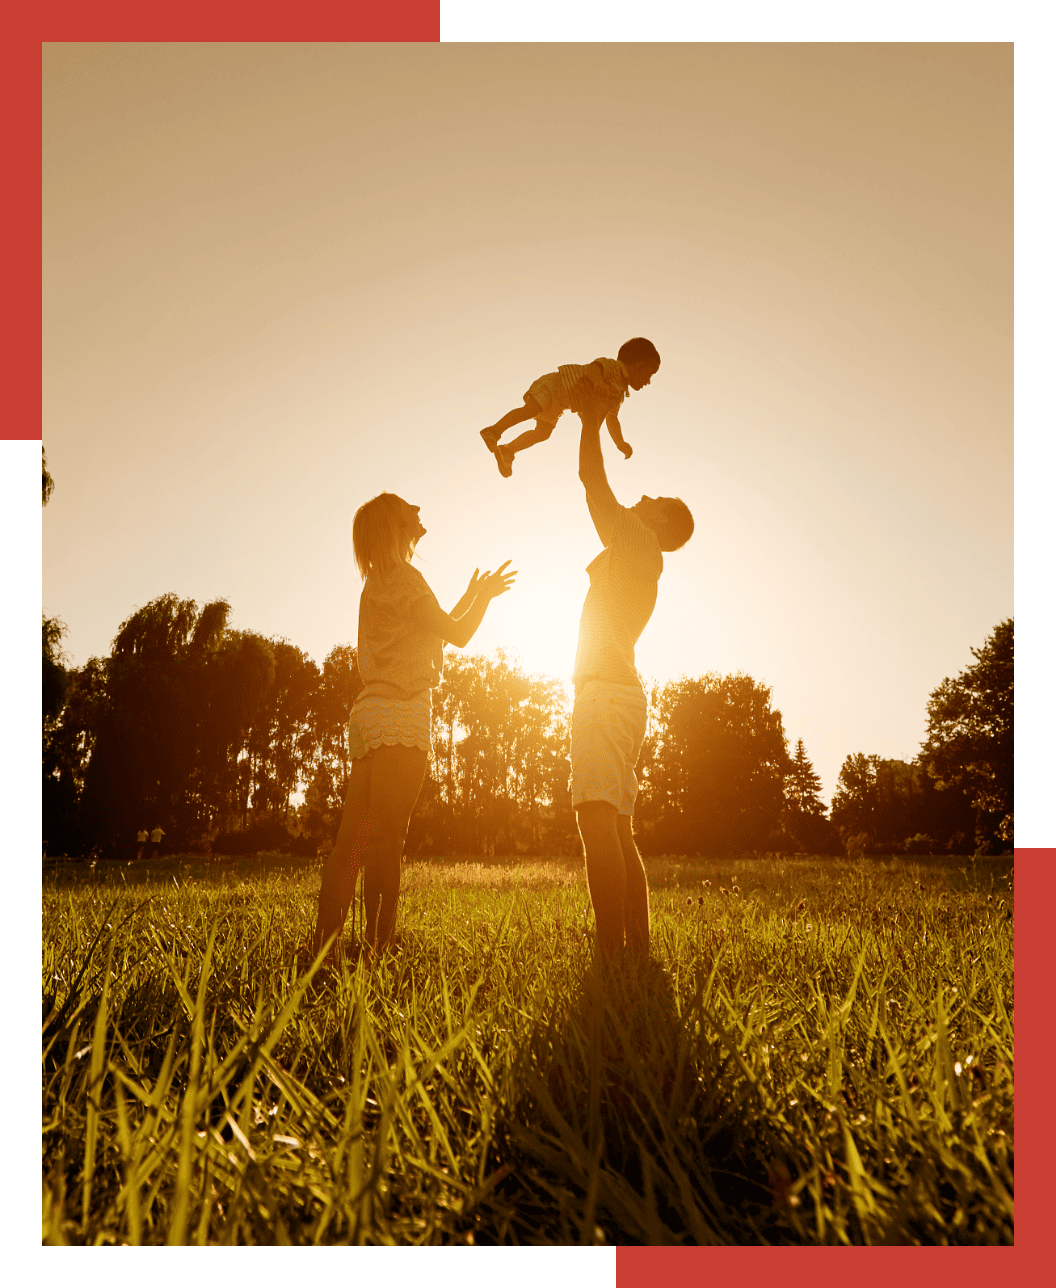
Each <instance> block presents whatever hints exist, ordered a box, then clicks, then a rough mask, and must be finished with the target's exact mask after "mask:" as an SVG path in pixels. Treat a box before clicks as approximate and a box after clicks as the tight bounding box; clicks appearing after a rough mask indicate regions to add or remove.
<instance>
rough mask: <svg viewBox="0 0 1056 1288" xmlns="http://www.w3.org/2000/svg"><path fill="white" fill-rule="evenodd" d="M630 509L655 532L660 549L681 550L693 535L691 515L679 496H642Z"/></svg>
mask: <svg viewBox="0 0 1056 1288" xmlns="http://www.w3.org/2000/svg"><path fill="white" fill-rule="evenodd" d="M631 509H632V510H633V511H634V513H635V514H636V515H637V516H638V518H639V519H641V521H642V522H643V523H644V524H645V526H646V527H647V528H652V530H653V531H654V532H655V533H656V539H657V541H659V542H660V549H661V550H665V551H671V550H681V549H682V547H683V546H684V545H685V544H686V542H687V541H688V540H689V539H690V537H691V536H692V535H693V516H692V514H690V512H689V506H688V505H686V503H685V501H683V500H682V499H681V497H677V496H643V497H642V499H641V500H640V501H639V502H638V504H637V505H632V506H631Z"/></svg>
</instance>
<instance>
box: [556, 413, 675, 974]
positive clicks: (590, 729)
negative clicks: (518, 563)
mask: <svg viewBox="0 0 1056 1288" xmlns="http://www.w3.org/2000/svg"><path fill="white" fill-rule="evenodd" d="M580 408H581V410H580V417H581V419H582V422H583V429H582V432H581V434H580V440H579V477H580V480H581V481H582V483H583V486H584V488H585V489H586V494H587V509H588V510H589V512H590V517H591V519H592V520H593V521H594V527H595V528H596V529H597V533H598V536H599V537H600V538H601V542H602V545H603V546H604V547H605V549H604V550H603V551H602V552H601V554H600V555H598V556H597V558H596V559H594V560H592V561H591V563H590V564H588V566H587V572H588V574H589V575H590V589H589V590H588V591H587V597H586V600H585V601H584V603H583V613H582V615H581V617H580V621H579V643H578V646H577V648H576V663H575V669H574V671H573V675H572V682H573V684H574V686H575V693H576V696H575V703H574V706H573V709H572V748H571V759H572V806H573V808H574V809H575V811H576V820H577V822H578V824H579V834H580V836H581V837H582V838H583V850H584V853H585V856H586V864H587V885H588V887H589V889H590V901H591V903H592V905H593V907H594V920H595V923H596V925H597V936H598V949H599V951H600V953H601V955H602V956H603V957H605V958H611V957H613V956H614V955H615V954H617V953H618V952H620V950H621V949H623V948H627V949H628V950H630V951H632V952H634V953H636V954H639V955H644V954H646V953H647V952H648V949H649V887H648V884H647V882H646V877H645V868H644V867H643V866H642V859H641V856H640V855H639V853H638V848H637V846H636V845H635V843H634V837H633V835H632V833H631V816H632V814H633V813H634V801H635V797H636V796H637V794H638V780H637V779H636V778H635V775H634V766H635V764H636V762H637V760H638V753H639V752H640V750H641V747H642V741H643V739H644V737H645V725H646V715H647V705H646V697H645V689H644V688H643V686H642V682H641V679H640V678H639V676H638V672H637V671H636V670H635V665H634V647H635V644H636V643H637V642H638V637H639V636H640V635H641V633H642V631H643V629H644V628H645V624H646V623H647V622H648V621H649V618H650V617H651V616H652V612H653V607H654V606H655V604H656V590H657V583H658V581H659V580H660V574H661V573H662V572H663V570H664V559H663V555H662V553H661V551H671V550H678V549H680V548H681V547H682V546H684V545H685V544H686V542H687V541H688V540H689V538H690V537H691V536H692V535H693V516H692V514H690V512H689V508H688V506H687V505H686V504H685V502H684V501H681V500H679V499H678V498H677V497H664V496H660V497H649V496H643V497H642V499H641V500H640V501H639V502H638V503H637V504H636V505H633V506H631V507H630V508H629V509H628V508H626V507H624V506H622V505H620V503H619V502H618V501H617V500H616V498H615V496H613V493H612V489H611V488H610V487H609V483H608V479H607V478H606V476H605V463H604V460H603V458H602V454H601V438H600V430H601V422H602V418H603V416H604V414H605V404H604V402H603V401H602V400H601V399H598V398H595V397H592V396H590V395H589V394H583V395H581V397H580Z"/></svg>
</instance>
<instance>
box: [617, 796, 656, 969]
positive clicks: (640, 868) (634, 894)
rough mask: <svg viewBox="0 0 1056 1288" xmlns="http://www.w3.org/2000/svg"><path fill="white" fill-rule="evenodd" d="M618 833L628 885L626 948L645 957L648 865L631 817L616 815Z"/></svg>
mask: <svg viewBox="0 0 1056 1288" xmlns="http://www.w3.org/2000/svg"><path fill="white" fill-rule="evenodd" d="M616 834H617V836H618V837H619V838H620V848H621V849H622V850H623V869H624V873H625V874H626V880H627V887H626V893H625V895H624V904H623V924H624V929H625V931H626V933H627V947H628V948H629V949H630V950H631V952H634V953H638V954H640V955H641V956H642V957H645V956H646V955H647V954H648V952H649V882H648V881H647V880H646V876H645V865H644V864H643V863H642V856H641V855H640V854H639V853H638V847H637V845H635V843H634V837H633V835H632V834H631V816H630V815H629V814H617V816H616Z"/></svg>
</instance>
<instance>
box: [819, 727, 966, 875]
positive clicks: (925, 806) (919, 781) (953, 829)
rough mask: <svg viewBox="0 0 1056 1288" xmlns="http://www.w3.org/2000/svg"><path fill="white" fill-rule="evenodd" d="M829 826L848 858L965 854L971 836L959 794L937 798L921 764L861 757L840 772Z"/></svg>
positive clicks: (850, 759)
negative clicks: (967, 837) (911, 854)
mask: <svg viewBox="0 0 1056 1288" xmlns="http://www.w3.org/2000/svg"><path fill="white" fill-rule="evenodd" d="M832 821H833V824H834V825H835V827H836V829H837V831H838V832H839V834H840V837H841V838H842V840H843V843H844V845H845V846H846V848H847V850H848V852H849V853H871V854H895V853H914V854H932V853H940V852H943V851H947V852H959V853H963V851H964V849H965V845H966V836H967V834H969V833H970V832H971V830H972V817H971V808H970V806H969V803H968V801H967V799H966V797H965V796H964V794H963V793H962V792H961V791H959V790H957V789H952V790H950V791H948V792H945V793H939V792H936V790H935V785H934V782H933V780H932V778H931V776H930V775H929V774H928V773H927V772H926V770H925V769H924V767H923V766H922V765H921V764H920V763H919V762H918V763H910V762H908V761H905V760H884V759H882V758H881V757H880V756H876V755H871V756H866V755H864V754H863V753H861V752H856V753H855V754H854V755H852V756H848V757H847V759H846V760H845V761H844V762H843V766H842V768H841V769H840V776H839V780H838V783H837V787H836V791H835V792H834V793H833V797H832Z"/></svg>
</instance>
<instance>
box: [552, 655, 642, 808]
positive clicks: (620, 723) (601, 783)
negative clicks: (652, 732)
mask: <svg viewBox="0 0 1056 1288" xmlns="http://www.w3.org/2000/svg"><path fill="white" fill-rule="evenodd" d="M647 712H648V706H647V703H646V700H645V693H644V692H643V691H642V688H641V685H637V684H609V683H607V682H606V681H605V680H590V681H588V682H587V683H586V684H584V685H582V686H580V688H579V689H577V691H576V701H575V705H574V706H573V708H572V754H571V760H572V783H571V786H572V806H573V808H575V806H577V805H582V804H583V803H584V801H607V802H608V803H609V804H610V805H614V806H615V807H616V812H617V814H633V813H634V801H635V797H636V796H637V795H638V779H637V778H635V776H634V766H635V764H636V763H637V761H638V754H639V752H640V751H641V750H642V742H643V741H644V740H645V724H646V716H647Z"/></svg>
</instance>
